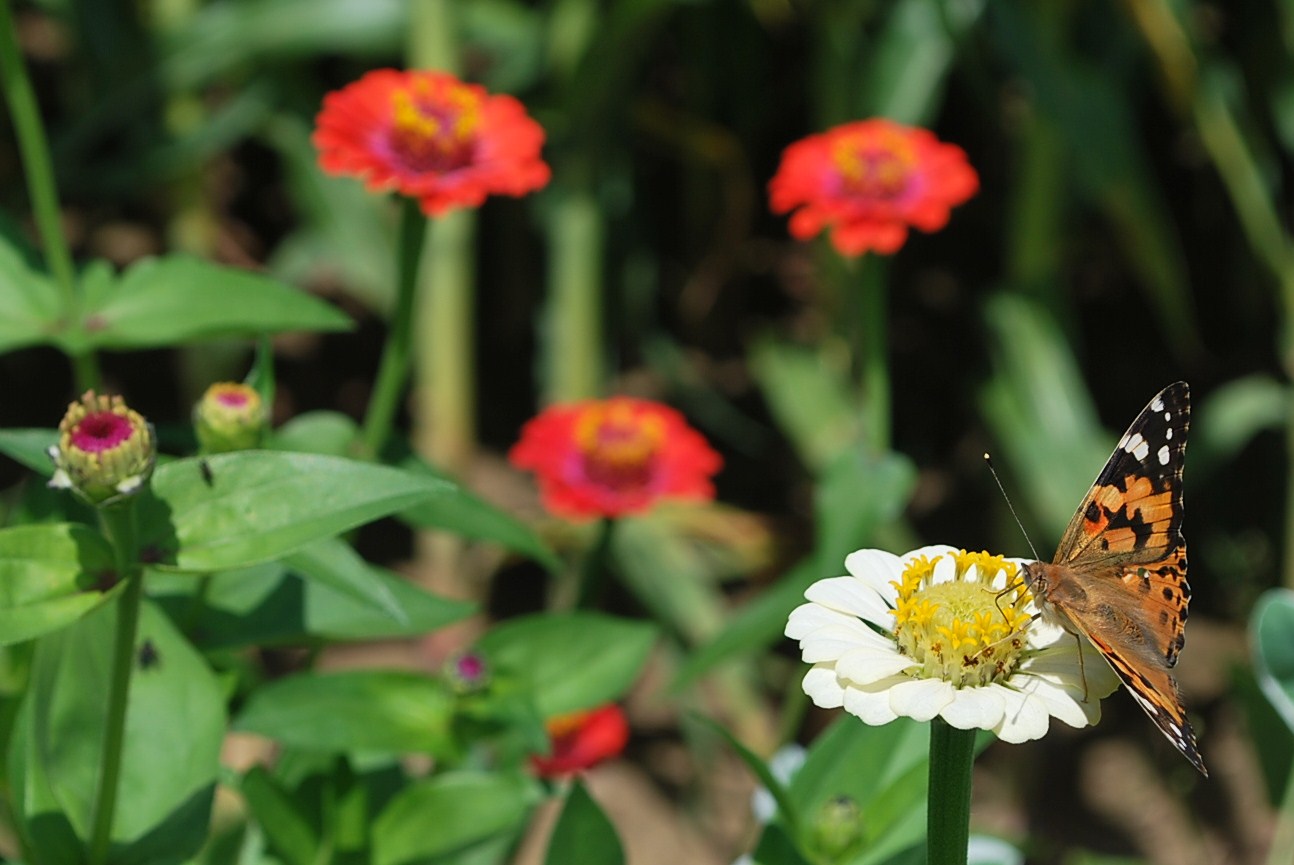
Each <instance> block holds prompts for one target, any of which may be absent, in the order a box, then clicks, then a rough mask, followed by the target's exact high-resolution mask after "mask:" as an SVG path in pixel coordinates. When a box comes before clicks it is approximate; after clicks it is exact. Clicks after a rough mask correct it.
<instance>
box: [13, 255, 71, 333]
mask: <svg viewBox="0 0 1294 865" xmlns="http://www.w3.org/2000/svg"><path fill="white" fill-rule="evenodd" d="M62 317H63V302H62V298H61V297H60V296H59V290H58V286H57V285H56V284H55V283H54V280H52V279H50V278H49V277H48V276H46V275H45V274H43V273H39V272H37V271H35V270H32V269H31V268H30V267H28V265H27V263H26V262H25V261H24V260H23V258H22V256H21V255H20V254H19V253H18V251H17V250H15V249H14V248H13V247H12V246H10V245H9V243H8V242H7V241H0V352H6V351H13V350H14V349H16V348H22V347H23V346H25V345H35V344H37V343H42V342H49V341H51V340H52V337H53V336H54V334H55V333H56V332H57V331H58V330H59V329H60V328H61V327H62V326H63V322H62V321H61V319H62Z"/></svg>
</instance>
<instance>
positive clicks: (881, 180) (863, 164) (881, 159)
mask: <svg viewBox="0 0 1294 865" xmlns="http://www.w3.org/2000/svg"><path fill="white" fill-rule="evenodd" d="M831 160H832V162H833V163H834V164H835V166H836V171H837V172H839V174H840V181H841V187H842V191H844V192H845V193H847V194H849V195H851V196H857V197H859V198H871V199H881V200H885V201H888V200H891V199H895V198H898V197H899V196H901V195H902V194H903V192H904V191H905V190H906V189H907V188H908V183H909V181H910V180H911V178H912V174H913V170H914V169H915V168H916V165H917V156H916V152H915V151H914V150H913V147H912V144H911V142H909V141H908V139H907V138H905V137H904V136H903V135H902V134H900V133H898V132H896V131H894V130H889V129H886V130H873V131H868V132H860V133H855V134H853V135H849V136H846V137H842V138H841V139H840V140H839V141H837V142H836V144H835V146H834V147H833V148H832V153H831Z"/></svg>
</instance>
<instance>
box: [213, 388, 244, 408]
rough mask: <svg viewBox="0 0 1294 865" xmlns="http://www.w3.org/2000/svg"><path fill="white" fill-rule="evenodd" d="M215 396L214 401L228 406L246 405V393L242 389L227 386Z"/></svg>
mask: <svg viewBox="0 0 1294 865" xmlns="http://www.w3.org/2000/svg"><path fill="white" fill-rule="evenodd" d="M215 397H216V402H218V403H220V404H221V405H224V406H228V407H229V408H242V407H243V406H245V405H247V394H246V393H245V392H243V391H242V390H234V389H233V388H229V389H228V390H222V391H220V392H218V393H217V394H216V395H215Z"/></svg>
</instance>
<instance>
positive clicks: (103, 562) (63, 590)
mask: <svg viewBox="0 0 1294 865" xmlns="http://www.w3.org/2000/svg"><path fill="white" fill-rule="evenodd" d="M114 573H115V571H114V560H113V553H112V548H111V547H110V546H109V545H108V542H107V541H105V540H104V539H103V538H102V537H101V536H100V535H99V534H98V533H96V532H94V531H92V530H91V529H89V528H87V527H85V526H81V525H76V524H73V523H56V524H48V525H28V526H15V527H13V528H8V529H3V530H0V646H3V645H10V644H13V643H20V642H23V641H25V640H30V639H32V638H34V637H39V636H42V635H44V634H48V633H51V632H53V631H57V630H59V629H60V628H64V627H66V626H68V625H70V624H71V623H72V622H75V621H76V620H77V619H79V618H81V617H82V616H84V615H85V614H87V613H89V612H90V611H91V610H93V609H94V608H95V607H97V606H99V604H101V603H102V602H103V600H104V598H105V597H106V596H105V595H104V594H103V593H102V592H100V591H97V590H96V587H97V586H98V585H99V584H100V583H101V582H102V583H103V584H104V585H110V584H111V577H112V576H113V575H114Z"/></svg>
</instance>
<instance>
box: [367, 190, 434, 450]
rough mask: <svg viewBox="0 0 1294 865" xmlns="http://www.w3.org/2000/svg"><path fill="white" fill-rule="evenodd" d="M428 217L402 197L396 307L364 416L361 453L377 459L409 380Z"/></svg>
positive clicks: (411, 202) (410, 201) (412, 202)
mask: <svg viewBox="0 0 1294 865" xmlns="http://www.w3.org/2000/svg"><path fill="white" fill-rule="evenodd" d="M426 228H427V221H426V219H425V218H424V217H423V215H422V212H421V210H419V208H418V202H417V201H415V200H414V199H412V198H406V199H402V201H401V210H400V237H399V240H398V243H397V250H396V255H397V256H398V262H397V277H396V278H397V284H396V300H395V308H394V309H393V310H392V311H391V323H390V330H389V332H388V334H387V338H386V346H385V347H384V348H383V349H382V362H381V366H379V367H378V373H377V380H376V381H375V382H374V383H373V397H372V399H371V400H369V404H368V413H367V414H366V415H365V417H364V429H363V432H362V433H361V438H360V441H361V444H362V447H363V453H364V456H365V457H366V458H368V459H377V458H378V457H380V456H381V453H382V448H383V446H385V444H386V440H387V438H389V437H390V435H391V427H392V425H393V423H394V421H395V413H396V410H397V409H398V408H399V405H400V395H401V394H402V393H404V386H405V384H406V383H407V382H408V380H409V367H410V363H411V353H412V344H413V322H414V302H415V300H416V299H417V294H418V269H419V267H420V265H421V263H422V248H423V238H425V237H426Z"/></svg>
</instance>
